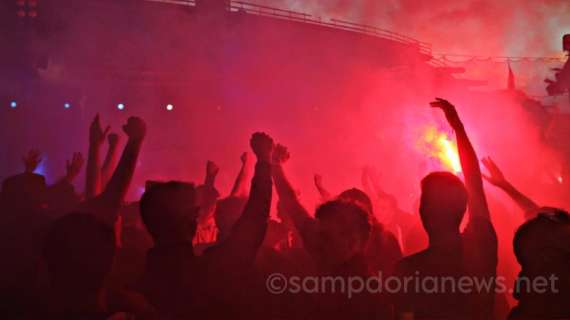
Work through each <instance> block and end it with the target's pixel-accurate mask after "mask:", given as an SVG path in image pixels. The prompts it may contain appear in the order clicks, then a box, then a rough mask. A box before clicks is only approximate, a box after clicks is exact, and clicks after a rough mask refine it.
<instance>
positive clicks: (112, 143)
mask: <svg viewBox="0 0 570 320" xmlns="http://www.w3.org/2000/svg"><path fill="white" fill-rule="evenodd" d="M107 140H108V142H109V149H108V150H107V156H106V157H105V161H103V167H102V168H101V186H102V187H103V188H105V186H107V183H108V182H109V179H110V178H111V174H112V173H113V170H114V169H115V167H116V166H117V158H118V156H117V146H118V145H119V135H118V134H116V133H111V134H110V135H109V137H108V139H107Z"/></svg>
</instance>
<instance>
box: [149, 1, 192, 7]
mask: <svg viewBox="0 0 570 320" xmlns="http://www.w3.org/2000/svg"><path fill="white" fill-rule="evenodd" d="M144 1H146V2H157V3H164V4H174V5H179V6H186V7H195V6H196V1H195V0H144Z"/></svg>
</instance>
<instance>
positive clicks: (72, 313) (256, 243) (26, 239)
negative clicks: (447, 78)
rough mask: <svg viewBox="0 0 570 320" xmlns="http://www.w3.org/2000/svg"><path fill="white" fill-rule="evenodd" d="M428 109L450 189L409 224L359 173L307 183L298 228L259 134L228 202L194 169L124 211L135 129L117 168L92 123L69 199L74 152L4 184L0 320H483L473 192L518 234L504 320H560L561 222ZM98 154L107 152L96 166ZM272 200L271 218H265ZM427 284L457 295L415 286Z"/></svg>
mask: <svg viewBox="0 0 570 320" xmlns="http://www.w3.org/2000/svg"><path fill="white" fill-rule="evenodd" d="M431 106H432V107H435V108H439V109H441V110H443V112H444V114H445V116H446V118H447V120H448V122H449V124H450V125H451V127H452V128H453V129H454V131H455V133H456V138H457V145H458V153H459V156H460V160H461V166H462V172H463V181H462V180H461V179H460V178H458V177H457V176H455V175H453V174H451V173H447V172H433V173H431V174H429V175H427V176H426V177H425V178H424V179H423V180H422V181H421V199H420V203H419V214H410V213H407V212H405V211H403V210H401V209H400V208H399V207H398V203H397V201H396V199H395V198H394V197H393V196H391V195H390V194H389V193H387V192H386V191H384V188H383V187H382V185H381V183H380V182H379V180H380V179H379V178H378V173H377V172H376V171H375V170H374V169H372V168H368V169H365V170H364V171H363V173H362V190H361V189H358V188H350V189H347V190H346V191H344V192H342V193H340V194H339V195H332V194H330V192H328V191H327V189H326V188H325V186H324V185H323V181H322V178H321V177H320V176H315V186H316V187H317V189H318V191H319V192H320V194H321V196H322V204H321V205H320V206H319V207H318V208H317V209H316V210H315V212H314V213H310V212H309V211H308V210H307V209H306V208H305V207H304V206H303V205H302V204H301V203H300V201H299V197H298V192H297V190H296V189H295V187H294V186H292V184H291V182H290V181H289V180H288V179H287V175H286V170H285V169H286V168H285V167H286V166H285V163H286V162H287V160H288V159H289V156H290V155H289V152H288V150H287V148H286V147H284V146H282V145H280V144H277V143H275V142H274V140H273V139H272V138H271V137H270V136H269V135H267V134H266V133H259V132H258V133H255V134H253V135H252V137H251V141H250V145H251V151H252V153H253V155H254V156H255V164H254V165H253V163H252V162H253V159H251V158H252V156H250V154H248V153H244V154H243V155H242V156H241V162H242V167H241V170H240V172H239V174H238V175H237V178H236V181H235V184H234V186H233V188H232V190H231V192H230V193H229V194H228V195H224V196H222V195H221V194H220V193H219V192H218V191H217V190H216V187H215V180H216V175H217V173H218V171H219V168H218V167H217V166H216V165H215V164H214V163H213V162H208V163H207V168H206V178H205V181H204V183H203V184H200V185H195V184H193V183H187V182H180V181H170V182H158V181H148V182H147V185H146V189H145V192H144V194H143V196H142V198H141V199H140V201H139V202H137V203H134V204H125V202H124V198H125V195H126V193H127V191H128V188H129V185H130V183H131V179H132V177H133V174H134V172H135V168H136V164H137V158H138V156H139V153H140V150H141V147H142V145H143V140H144V138H145V135H146V126H145V122H144V121H143V120H142V119H139V118H136V117H132V118H130V119H129V120H128V122H127V123H126V124H125V125H124V127H123V131H124V133H125V134H126V136H127V137H128V140H127V142H126V145H125V147H124V150H123V152H122V155H121V156H120V157H119V155H118V141H119V136H118V135H116V134H109V128H108V127H107V128H106V129H105V130H103V128H102V126H101V124H100V120H99V116H97V117H96V118H95V119H94V121H93V122H92V124H91V127H90V130H89V152H88V158H87V161H86V186H85V190H84V192H83V193H82V194H81V195H80V194H79V193H78V192H76V191H75V189H74V187H73V184H72V183H73V181H74V179H75V178H76V177H77V175H78V174H79V173H80V172H81V170H82V168H83V164H84V159H83V156H82V155H81V154H80V153H76V154H74V155H73V158H72V159H71V160H70V161H68V163H67V172H66V175H65V176H64V177H63V178H62V179H60V180H59V181H58V182H57V183H56V184H54V185H50V186H48V185H46V182H45V179H44V177H43V176H41V175H38V174H35V173H34V171H35V170H36V168H37V166H38V164H39V163H40V162H41V159H40V154H39V153H38V152H36V151H31V152H30V153H29V154H27V155H26V156H25V157H24V159H23V160H24V164H25V172H24V173H21V174H18V175H15V176H12V177H10V178H8V179H6V180H5V181H3V184H2V191H1V193H0V211H1V214H0V220H1V221H2V223H1V227H0V231H1V232H0V234H1V236H2V237H3V238H2V239H0V247H1V252H0V253H1V257H2V263H1V265H0V266H1V268H2V270H1V271H0V278H1V282H0V283H1V285H2V287H1V289H2V290H1V291H0V292H1V293H2V297H1V300H0V309H1V310H2V313H1V314H2V316H3V318H4V319H327V320H331V319H485V320H488V319H497V318H498V316H497V314H498V312H497V311H496V310H497V306H498V305H499V304H500V302H501V301H503V302H504V301H505V296H506V295H507V294H511V292H508V291H501V290H499V289H501V288H500V285H499V284H500V283H499V282H497V281H496V280H497V263H498V249H497V246H498V245H497V235H496V232H495V228H494V226H493V222H492V220H491V218H490V214H489V208H488V205H487V200H486V197H485V192H484V188H483V178H485V179H487V180H488V182H490V183H491V184H492V185H495V186H497V187H499V188H500V189H502V190H504V191H505V192H506V193H507V194H508V195H509V196H510V197H511V198H512V199H513V200H514V201H515V202H516V203H517V204H518V205H519V206H520V207H521V208H522V210H524V212H525V215H526V216H525V217H526V219H527V221H526V222H525V223H524V224H523V225H522V226H520V227H519V229H518V231H517V232H516V234H515V237H514V250H515V255H516V258H517V260H518V262H519V263H520V265H521V269H522V271H521V273H520V275H519V279H518V280H517V283H516V284H512V285H513V287H514V288H515V290H513V292H512V294H513V295H514V297H515V299H516V300H517V302H518V303H517V305H516V306H515V307H514V308H513V309H512V310H510V313H509V316H508V317H509V319H570V303H569V302H570V299H569V298H570V217H569V215H568V214H567V213H566V212H564V211H563V210H559V209H554V208H541V207H539V206H538V205H536V204H535V203H534V202H533V201H532V200H531V199H529V198H528V197H526V196H525V195H524V194H522V193H521V192H520V191H518V190H517V189H516V188H515V187H514V186H513V185H512V184H510V183H509V182H508V181H507V180H506V179H505V177H504V176H503V174H502V172H501V171H500V170H499V168H498V167H497V166H496V165H495V163H493V161H492V160H491V159H490V158H485V159H483V164H484V165H485V166H486V167H487V169H488V171H489V176H483V175H482V173H481V170H480V167H479V160H478V157H477V155H476V153H475V150H474V149H473V147H472V145H471V143H470V141H469V138H468V136H467V133H466V131H465V129H464V127H463V124H462V122H461V120H460V118H459V116H458V114H457V112H456V110H455V107H454V106H453V105H452V104H450V103H449V102H447V101H445V100H443V99H437V100H436V101H434V102H432V103H431ZM106 140H107V141H108V146H109V150H108V152H107V156H106V157H105V159H104V161H103V163H102V164H101V161H100V153H101V149H102V146H103V144H105V141H106ZM250 182H251V184H250ZM274 188H275V190H276V193H277V197H278V201H277V206H276V217H277V218H276V219H275V218H271V215H270V211H271V204H272V197H274V195H273V190H274ZM373 207H374V208H373ZM375 211H376V212H375ZM466 212H468V213H469V214H468V217H467V219H466V224H465V226H464V227H460V225H461V223H462V221H463V218H464V215H465V214H466ZM422 229H423V230H422ZM424 230H425V232H424ZM425 234H427V237H426V236H425ZM411 253H413V254H411ZM276 276H277V278H276ZM376 276H380V278H382V279H384V280H386V279H390V280H391V282H392V283H391V285H390V288H391V290H388V289H385V290H373V288H371V286H369V284H370V281H368V280H370V279H373V277H376ZM437 279H446V280H447V281H448V282H450V283H458V284H459V286H457V287H454V288H455V290H445V289H444V288H443V287H441V286H440V287H437V286H433V285H432V286H427V285H426V281H425V280H430V281H432V282H433V281H436V280H437ZM324 280H330V281H329V283H328V284H327V285H328V286H324V285H323V286H321V284H322V283H321V282H319V281H323V283H324ZM379 280H381V279H379ZM467 280H468V281H467ZM486 280H490V281H491V282H489V283H490V285H489V286H487V287H486V288H466V287H465V286H463V285H462V283H463V284H465V282H466V281H467V282H470V283H471V284H472V283H473V282H477V281H486ZM546 280H548V281H550V282H549V283H545V282H544V281H546ZM331 281H332V282H331ZM398 281H400V282H407V283H404V284H405V285H402V283H396V282H398ZM538 281H540V282H541V284H542V285H541V286H540V288H538V287H537V286H536V284H537V282H538ZM331 284H332V285H333V287H332V289H331V287H330V285H331ZM364 284H366V285H364ZM418 284H421V285H419V286H418ZM519 284H524V285H519ZM335 285H337V286H336V287H334V286H335ZM385 285H386V286H388V285H389V283H388V282H386V283H385ZM408 285H409V286H408ZM508 285H511V284H508ZM426 286H427V287H426ZM420 287H421V288H420ZM457 288H460V290H458V289H457ZM376 289H377V288H376ZM347 291H350V292H347Z"/></svg>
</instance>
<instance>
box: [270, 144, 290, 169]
mask: <svg viewBox="0 0 570 320" xmlns="http://www.w3.org/2000/svg"><path fill="white" fill-rule="evenodd" d="M290 157H291V155H290V154H289V150H287V147H285V146H284V145H282V144H277V146H276V147H275V150H274V151H273V163H274V164H283V163H285V162H287V160H289V158H290Z"/></svg>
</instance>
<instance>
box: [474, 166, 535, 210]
mask: <svg viewBox="0 0 570 320" xmlns="http://www.w3.org/2000/svg"><path fill="white" fill-rule="evenodd" d="M481 161H482V162H483V165H485V167H486V168H487V170H488V171H489V174H490V175H484V174H483V178H485V180H487V182H489V183H490V184H492V185H494V186H495V187H497V188H499V189H501V190H503V191H504V192H505V193H506V194H507V195H508V196H509V197H510V198H511V199H513V201H514V202H515V203H516V204H517V205H518V206H519V207H520V208H521V209H522V210H523V211H524V214H525V219H527V220H529V219H532V218H534V217H535V216H536V214H537V212H538V209H539V206H538V205H537V204H536V202H534V201H533V200H532V199H530V198H529V197H527V196H526V195H524V194H523V193H522V192H520V191H519V190H518V189H517V188H515V186H513V185H512V184H511V183H510V182H509V181H508V180H507V179H506V178H505V176H504V175H503V172H502V171H501V169H499V167H498V166H497V165H496V164H495V162H494V161H493V159H491V157H486V158H483V159H482V160H481Z"/></svg>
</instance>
